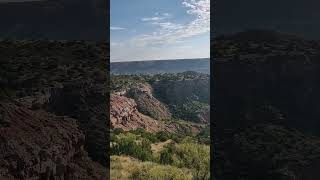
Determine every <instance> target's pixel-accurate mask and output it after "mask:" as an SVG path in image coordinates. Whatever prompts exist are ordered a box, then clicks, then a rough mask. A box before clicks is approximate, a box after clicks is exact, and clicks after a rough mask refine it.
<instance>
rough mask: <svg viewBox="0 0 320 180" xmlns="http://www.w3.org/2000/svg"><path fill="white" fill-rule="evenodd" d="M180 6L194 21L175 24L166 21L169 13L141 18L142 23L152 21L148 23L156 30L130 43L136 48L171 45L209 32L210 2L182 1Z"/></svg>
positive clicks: (201, 0)
mask: <svg viewBox="0 0 320 180" xmlns="http://www.w3.org/2000/svg"><path fill="white" fill-rule="evenodd" d="M182 5H183V6H184V7H185V8H187V13H188V14H190V15H192V16H194V17H195V18H194V20H192V21H191V22H189V23H186V24H177V23H174V22H170V21H168V20H166V19H167V18H166V16H170V14H169V13H163V15H164V16H161V17H152V18H143V19H142V20H143V21H152V22H150V23H151V24H152V25H155V26H157V27H158V28H157V30H156V31H154V32H152V33H149V34H143V35H139V36H136V37H134V38H132V39H131V43H132V44H135V45H138V46H148V45H161V44H168V43H169V44H171V43H176V42H180V41H181V40H182V39H185V38H189V37H193V36H196V35H201V34H203V33H207V32H209V31H210V0H183V2H182ZM164 20H166V21H164Z"/></svg>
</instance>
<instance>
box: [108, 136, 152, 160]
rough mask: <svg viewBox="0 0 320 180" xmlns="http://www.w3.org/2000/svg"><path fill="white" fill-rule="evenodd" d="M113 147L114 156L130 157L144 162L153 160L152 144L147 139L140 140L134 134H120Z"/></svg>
mask: <svg viewBox="0 0 320 180" xmlns="http://www.w3.org/2000/svg"><path fill="white" fill-rule="evenodd" d="M114 143H115V144H114V145H113V146H112V147H111V154H112V155H128V156H132V157H135V158H137V159H140V160H142V161H151V160H152V158H153V157H152V151H151V143H150V141H149V140H147V139H144V138H142V139H140V138H138V137H137V136H135V135H134V134H131V133H128V134H126V135H125V134H120V135H119V137H118V138H116V141H115V142H114Z"/></svg>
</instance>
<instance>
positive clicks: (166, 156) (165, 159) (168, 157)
mask: <svg viewBox="0 0 320 180" xmlns="http://www.w3.org/2000/svg"><path fill="white" fill-rule="evenodd" d="M160 163H161V164H172V163H173V159H172V150H171V149H165V150H163V151H161V153H160Z"/></svg>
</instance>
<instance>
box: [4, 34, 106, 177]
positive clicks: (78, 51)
mask: <svg viewBox="0 0 320 180" xmlns="http://www.w3.org/2000/svg"><path fill="white" fill-rule="evenodd" d="M106 47H107V46H106V44H105V43H99V42H88V41H47V40H40V41H29V40H26V41H19V40H17V41H13V40H5V41H0V51H1V52H3V53H1V58H0V62H1V66H0V87H1V88H0V103H1V104H2V106H1V109H2V111H3V112H4V113H3V116H1V123H0V132H1V134H0V135H1V142H0V143H1V147H0V148H1V150H0V151H2V152H4V153H5V154H3V153H2V154H3V158H1V159H4V160H3V161H1V166H0V167H1V174H0V176H1V175H3V176H5V178H9V179H10V178H11V179H12V178H14V179H21V178H22V177H28V178H29V179H32V178H36V179H38V177H39V176H40V175H41V174H42V175H43V176H47V175H45V174H43V173H47V174H48V173H50V172H51V171H53V172H54V173H53V175H55V176H56V177H54V178H55V179H59V177H58V176H64V175H65V176H66V178H69V179H106V178H107V177H105V176H106V174H107V169H108V167H107V166H108V162H109V161H108V158H109V156H108V154H107V152H108V151H107V148H108V143H107V142H108V137H109V136H108V128H109V126H108V121H107V118H108V116H109V115H108V113H109V111H108V103H107V102H108V100H109V99H108V94H109V93H108V86H107V84H108V77H107V68H108V64H107V61H106V59H107V55H106V51H107V49H106ZM39 153H40V155H39ZM2 154H1V155H2ZM43 154H44V155H43ZM40 157H41V158H42V159H43V161H44V162H43V163H44V165H41V168H40V164H41V163H40V161H39V158H40ZM61 163H62V164H63V165H59V164H61ZM46 164H48V165H46ZM46 166H47V167H48V169H47V168H46ZM63 169H67V170H63ZM64 171H67V172H69V173H67V174H63V172H64ZM69 174H71V175H70V176H71V177H67V176H69ZM72 174H73V175H72ZM0 179H2V178H0ZM22 179H23V178H22ZM42 179H45V177H43V178H42ZM60 179H61V178H60Z"/></svg>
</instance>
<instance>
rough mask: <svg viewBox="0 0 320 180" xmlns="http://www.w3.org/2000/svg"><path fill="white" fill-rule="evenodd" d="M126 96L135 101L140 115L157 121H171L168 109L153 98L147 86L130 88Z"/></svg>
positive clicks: (149, 87) (140, 85)
mask: <svg viewBox="0 0 320 180" xmlns="http://www.w3.org/2000/svg"><path fill="white" fill-rule="evenodd" d="M126 95H127V96H128V97H130V98H132V99H134V100H135V102H136V103H137V108H138V110H139V111H140V112H141V113H143V114H145V115H148V116H150V117H152V118H154V119H157V120H163V119H171V113H170V111H169V109H168V108H167V107H166V105H165V104H163V103H162V102H160V101H159V100H158V99H156V98H155V97H153V89H152V87H151V86H150V85H149V84H137V85H136V86H135V87H132V88H130V89H129V90H128V92H127V93H126Z"/></svg>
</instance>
